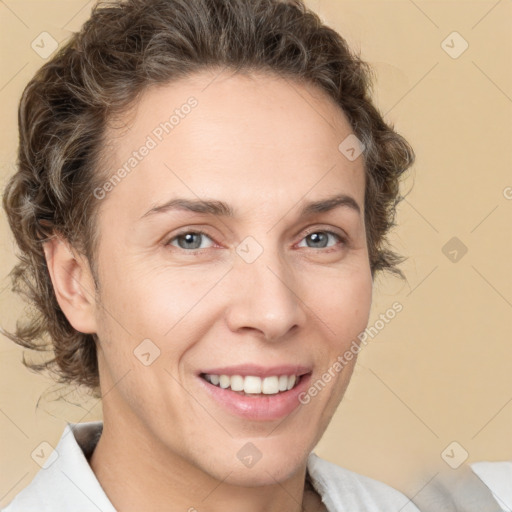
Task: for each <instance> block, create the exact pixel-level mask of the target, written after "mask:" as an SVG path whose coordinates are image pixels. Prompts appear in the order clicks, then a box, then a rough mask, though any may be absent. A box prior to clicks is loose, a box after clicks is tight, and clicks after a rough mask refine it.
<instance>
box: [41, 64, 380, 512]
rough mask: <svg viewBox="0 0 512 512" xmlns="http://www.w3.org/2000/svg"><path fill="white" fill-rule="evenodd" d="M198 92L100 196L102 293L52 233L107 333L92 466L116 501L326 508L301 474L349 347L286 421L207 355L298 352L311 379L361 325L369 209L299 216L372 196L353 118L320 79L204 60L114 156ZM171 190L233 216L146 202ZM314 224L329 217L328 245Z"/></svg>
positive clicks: (66, 272) (68, 284)
mask: <svg viewBox="0 0 512 512" xmlns="http://www.w3.org/2000/svg"><path fill="white" fill-rule="evenodd" d="M190 96H194V97H195V98H196V99H197V100H198V106H197V107H196V108H195V109H193V110H192V112H191V113H190V114H189V115H188V116H187V117H186V118H184V119H183V120H181V122H180V124H179V125H177V126H176V127H175V128H174V129H173V131H172V133H170V134H169V135H166V136H165V137H164V138H163V140H162V142H160V143H159V144H158V146H157V147H156V148H154V149H153V150H152V151H151V152H150V153H149V155H148V156H146V157H145V158H144V159H143V160H142V161H141V162H140V163H139V164H138V165H137V167H136V169H134V170H133V171H132V172H131V173H130V174H129V175H128V176H127V177H125V178H124V180H123V181H122V182H121V183H120V184H118V185H117V186H116V187H115V188H114V189H113V190H112V191H111V192H109V193H108V194H107V196H106V197H105V198H104V199H102V200H101V204H100V214H99V219H98V226H97V228H98V230H99V232H100V235H101V237H100V243H99V249H98V255H97V257H98V260H97V261H98V277H99V281H100V293H99V294H98V295H95V293H94V292H95V290H94V286H93V280H92V276H91V273H90V270H89V265H88V262H87V260H86V259H85V258H84V257H82V256H81V255H79V254H78V253H76V251H74V250H73V249H72V248H71V247H69V246H68V245H67V244H66V243H65V242H64V241H63V240H61V239H59V238H58V237H56V238H54V239H52V240H51V241H50V242H48V243H47V244H46V245H45V251H46V257H47V260H48V265H49V270H50V274H51V277H52V281H53V283H54V287H55V290H56V294H57V298H58V300H59V304H60V306H61V308H62V310H63V311H64V313H65V315H66V317H67V318H68V319H69V321H70V323H71V324H72V325H73V326H74V327H75V328H76V329H77V330H79V331H81V332H90V333H92V332H94V333H97V334H98V337H99V340H100V343H99V346H98V360H99V370H100V382H101V392H102V394H103V413H104V431H103V435H102V437H101V439H100V441H99V443H98V446H97V448H96V450H95V452H94V454H93V456H92V459H91V461H90V463H91V467H92V469H93V471H94V472H95V474H96V476H97V478H98V480H99V482H100V483H101V485H102V486H103V488H104V489H105V492H106V493H107V495H108V497H109V498H110V500H111V501H112V503H113V505H114V507H115V508H116V509H117V510H119V511H122V512H124V511H131V510H147V511H153V510H155V511H156V510H163V509H165V510H171V511H174V510H176V511H178V510H180V511H182V510H193V509H196V510H198V511H204V510H208V511H212V512H216V511H222V512H229V511H239V510H244V511H247V512H257V511H259V512H263V511H270V512H273V511H289V512H292V511H293V512H297V511H299V510H301V506H302V504H303V502H304V506H305V507H306V508H307V510H323V509H324V508H323V506H322V505H321V503H320V500H319V498H318V496H317V495H316V494H315V493H311V492H308V493H305V492H304V479H305V473H306V462H307V456H308V454H309V453H310V452H311V451H312V450H313V449H314V447H315V445H316V444H317V442H318V441H319V439H320V438H321V436H322V434H323V433H324V431H325V429H326V428H327V426H328V424H329V421H330V419H331V418H332V416H333V414H334V412H335V410H336V408H337V406H338V404H339V402H340V401H341V399H342V397H343V394H344V392H345V390H346V388H347V385H348V383H349V380H350V376H351V374H352V370H353V366H354V364H355V358H354V359H353V360H352V361H351V362H350V363H349V364H348V365H347V366H345V367H344V368H343V370H342V371H341V372H339V373H336V374H335V378H334V379H332V380H331V381H330V382H328V383H327V384H326V386H325V388H324V389H322V391H321V392H320V393H318V395H317V396H316V397H314V398H312V399H311V401H310V403H309V404H307V405H301V406H300V407H299V408H298V409H296V410H295V411H294V412H293V413H292V414H290V415H289V416H287V417H285V418H282V419H280V420H276V421H248V420H247V419H243V418H240V417H238V416H236V415H234V414H231V413H229V412H228V411H226V410H225V409H224V408H223V407H222V406H221V405H219V404H217V403H216V402H215V401H213V400H212V399H211V398H210V397H209V396H207V395H206V393H205V392H204V391H203V390H202V389H201V386H200V385H199V382H198V378H197V376H196V372H197V371H198V370H200V369H204V368H208V367H215V366H224V365H226V366H228V365H229V366H231V365H236V364H242V363H257V364H260V365H262V366H271V365H276V364H281V363H282V364H284V363H292V364H296V363H301V364H307V365H311V366H312V369H313V375H312V381H311V382H315V381H317V379H319V378H320V377H321V375H322V374H323V373H324V372H326V371H327V370H328V369H329V368H330V367H331V366H332V365H333V363H334V362H335V361H336V358H337V357H338V356H339V355H340V354H342V353H343V352H345V351H346V350H347V349H348V348H349V346H350V344H351V342H352V341H353V340H354V339H356V337H357V335H358V334H359V333H360V332H361V331H363V330H364V329H365V327H366V325H367V323H368V318H369V314H370V308H371V298H372V279H371V272H370V266H369V261H368V249H367V244H366V233H365V225H364V216H363V214H362V213H361V214H359V213H357V212H356V211H355V210H354V209H351V208H348V207H338V208H336V209H334V210H331V211H328V212H323V213H316V214H314V215H313V216H311V217H308V218H302V219H301V218H298V212H299V209H300V208H301V206H303V204H304V202H306V201H317V200H320V199H325V198H326V197H330V196H332V195H333V194H335V193H343V194H347V195H350V196H352V197H353V198H354V200H355V201H356V202H357V204H358V205H359V207H360V210H361V212H364V187H365V178H364V162H363V158H362V157H360V158H357V159H356V160H354V161H349V160H348V159H346V158H345V157H344V156H343V155H342V154H341V153H340V151H339V150H338V145H339V144H340V143H341V141H343V139H344V138H345V137H346V136H347V135H349V134H350V133H351V132H352V130H351V127H350V124H349V122H348V120H347V118H346V116H345V115H344V113H343V112H342V110H341V109H340V108H339V107H338V106H337V105H335V104H334V103H333V102H332V100H331V99H330V98H329V97H328V96H327V95H326V94H325V93H324V92H323V91H321V90H320V89H317V88H316V87H315V86H312V85H307V86H306V85H301V84H298V83H295V82H293V83H292V82H289V81H287V80H284V79H282V78H279V77H275V76H271V75H264V74H261V73H260V74H252V75H251V76H246V75H240V74H239V75H233V74H228V73H226V72H224V73H221V74H220V75H219V76H217V78H215V75H214V74H212V73H208V72H201V73H199V74H197V75H194V76H193V77H189V78H187V79H183V80H180V81H179V82H174V83H172V84H167V85H162V86H158V87H153V88H151V89H148V90H146V91H145V94H144V95H143V96H142V98H141V100H140V101H139V103H138V105H137V108H136V109H135V110H133V111H131V112H130V113H129V115H127V116H126V119H125V123H126V125H127V126H128V127H129V130H124V131H122V132H121V131H114V129H113V128H111V129H110V131H109V133H108V144H107V147H108V155H109V156H108V158H109V163H110V165H111V169H112V170H115V169H117V168H118V167H119V166H121V165H122V164H123V162H125V161H126V160H127V158H128V157H129V156H130V154H131V152H132V151H134V150H135V149H137V148H139V147H140V146H141V145H142V144H143V143H144V141H145V140H146V137H147V136H148V134H151V132H152V130H153V129H154V128H155V126H157V125H159V123H161V122H162V121H164V120H166V119H168V117H169V115H170V114H171V113H172V111H173V110H174V109H175V108H177V107H179V106H180V105H182V104H183V103H185V102H186V100H187V98H189V97H190ZM118 126H119V124H118ZM175 197H186V198H190V199H198V198H201V199H217V200H222V201H225V202H226V203H229V204H230V205H231V206H232V208H233V209H234V210H235V213H236V216H235V217H233V218H222V217H216V216H213V215H208V214H200V213H194V212H187V211H168V212H167V213H163V214H156V215H149V216H147V217H145V218H143V219H141V216H143V215H144V214H145V213H146V212H147V211H148V210H150V209H151V208H152V207H154V206H156V205H159V204H162V203H165V202H166V201H168V200H170V199H172V198H175ZM181 228H185V232H196V231H195V230H197V229H201V230H204V231H205V232H206V234H207V236H205V237H203V238H201V237H199V241H198V244H199V243H201V249H199V250H197V249H194V248H188V247H191V246H192V247H195V246H193V243H194V242H190V241H188V245H187V242H186V241H184V240H183V238H181V239H177V238H176V234H177V233H178V230H180V232H181V231H182V229H181ZM326 231H333V232H334V233H335V234H339V235H340V236H342V237H346V242H342V241H341V239H340V238H337V236H336V235H329V236H327V235H326V233H325V232H326ZM311 233H324V237H327V238H326V239H325V242H323V245H322V243H321V244H320V245H318V244H317V245H315V243H314V242H313V241H312V239H311V236H310V235H311ZM181 234H183V233H181ZM247 236H251V237H253V238H254V239H255V240H256V241H257V242H258V243H259V245H260V246H261V247H262V248H263V252H262V254H261V255H260V256H259V257H258V258H257V259H256V260H255V261H254V262H253V263H250V264H249V263H246V261H244V260H243V259H242V258H241V257H240V256H238V254H237V253H236V248H237V246H238V244H240V242H241V241H242V240H244V238H246V237H247ZM179 240H181V245H180V242H179ZM166 244H167V245H166ZM191 244H192V245H191ZM241 283H242V285H241ZM147 338H149V339H151V340H152V342H153V343H154V344H155V345H156V346H157V347H158V348H159V350H160V356H159V357H158V358H157V359H156V360H155V361H154V362H153V363H152V364H151V365H149V366H145V365H143V364H141V362H140V361H139V359H137V358H136V357H135V356H134V353H133V352H134V349H135V348H136V347H137V346H138V345H139V344H140V343H141V341H142V340H144V339H147ZM247 442H252V443H253V444H254V445H255V446H256V447H257V448H258V449H259V451H260V452H261V453H262V457H261V459H260V460H259V461H258V462H257V463H256V464H255V465H254V466H253V467H251V468H247V467H245V466H244V465H243V464H242V463H241V462H240V461H239V460H238V458H237V456H236V454H237V452H238V450H240V448H241V447H242V446H244V445H245V444H246V443H247ZM192 507H193V508H192Z"/></svg>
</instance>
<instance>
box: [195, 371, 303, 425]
mask: <svg viewBox="0 0 512 512" xmlns="http://www.w3.org/2000/svg"><path fill="white" fill-rule="evenodd" d="M198 379H199V380H200V381H201V385H202V386H203V387H204V389H205V391H206V392H207V393H208V394H209V395H210V396H211V397H212V398H213V399H214V400H215V401H216V402H218V403H219V404H221V405H222V406H223V407H224V408H226V409H227V410H228V411H229V412H231V413H234V414H236V415H237V416H241V417H242V418H245V419H249V420H256V421H258V420H259V421H271V420H278V419H280V418H283V417H284V416H287V415H288V414H290V413H292V412H293V411H294V410H295V409H296V408H297V407H298V406H299V405H301V402H300V401H299V395H300V394H301V393H302V392H303V391H305V390H306V389H307V387H308V385H309V381H310V380H311V373H308V374H306V375H302V376H301V378H300V381H299V383H298V384H297V386H295V387H294V388H292V389H290V390H288V391H281V392H279V393H276V394H274V395H256V396H247V395H239V394H238V393H235V392H234V391H231V390H230V389H223V388H221V387H219V386H215V385H213V384H210V383H209V382H208V381H206V380H205V379H203V378H202V377H200V376H198Z"/></svg>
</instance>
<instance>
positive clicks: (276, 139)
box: [106, 71, 364, 214]
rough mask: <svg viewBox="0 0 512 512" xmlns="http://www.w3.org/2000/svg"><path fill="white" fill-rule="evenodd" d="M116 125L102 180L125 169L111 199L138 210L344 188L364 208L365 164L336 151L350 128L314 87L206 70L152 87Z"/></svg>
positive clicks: (277, 198) (331, 102) (247, 201)
mask: <svg viewBox="0 0 512 512" xmlns="http://www.w3.org/2000/svg"><path fill="white" fill-rule="evenodd" d="M115 125H116V128H110V130H109V131H108V132H107V141H108V142H107V145H106V149H107V160H108V163H109V165H108V171H107V175H112V174H115V173H116V172H117V171H118V170H119V169H121V168H123V167H124V169H125V171H126V172H123V173H121V174H123V177H122V179H121V180H120V183H119V184H117V183H116V186H115V188H114V190H112V191H111V192H109V195H108V199H109V201H108V202H109V203H115V202H117V201H123V200H124V201H128V202H129V203H130V205H131V209H132V210H134V213H135V211H136V210H137V209H140V208H143V207H144V206H146V205H150V204H157V203H158V202H159V200H160V199H161V200H164V199H165V200H168V199H169V198H170V195H171V196H172V193H173V192H176V195H181V196H183V193H184V192H186V193H187V195H189V196H196V198H197V197H202V196H209V197H217V198H219V199H228V200H230V202H233V201H235V200H239V201H241V202H242V201H243V202H244V203H245V204H248V205H250V204H251V203H252V202H253V201H255V200H257V199H259V203H260V204H261V199H262V198H263V197H266V198H267V199H268V200H269V201H280V200H284V201H286V200H287V199H289V198H290V197H294V198H295V200H297V199H299V197H300V196H302V195H305V194H309V193H310V192H311V193H312V194H313V195H314V193H315V191H316V193H317V195H322V191H323V192H325V191H328V192H330V193H332V192H342V193H351V195H353V196H357V198H358V200H359V203H360V206H361V207H362V206H363V200H364V168H363V166H364V164H363V159H362V157H361V158H358V159H356V160H354V161H349V160H348V159H347V158H345V156H344V155H343V154H342V153H341V152H340V151H339V149H338V146H339V145H340V143H341V142H342V141H343V140H344V139H345V138H346V137H347V136H348V135H349V134H350V133H351V131H352V130H351V127H350V124H349V122H348V120H347V118H346V116H345V114H344V113H343V111H342V110H341V108H340V107H339V106H338V105H336V104H335V102H334V100H332V99H331V98H330V97H329V96H328V95H327V94H326V93H325V92H324V91H322V90H321V89H319V88H317V87H316V86H314V85H310V84H300V83H298V82H296V81H292V80H291V79H287V78H286V79H285V78H283V77H279V76H275V75H269V74H263V73H252V74H250V75H248V74H233V73H228V72H226V71H224V72H219V71H217V72H202V73H198V74H196V75H194V76H192V77H188V78H186V79H182V80H179V81H177V82H172V83H169V84H165V85H159V86H155V87H151V88H148V89H147V90H146V91H145V92H144V94H143V95H142V96H141V98H140V100H139V101H138V103H137V104H136V105H135V108H134V109H132V110H130V111H129V112H127V113H126V115H125V117H124V119H121V120H119V119H118V120H116V123H115ZM119 127H122V129H119ZM145 146H146V147H147V148H149V149H147V150H143V148H144V147H145ZM141 153H144V155H143V156H141ZM127 163H128V164H129V165H127ZM178 189H179V193H178ZM333 189H335V190H333ZM324 195H325V194H324ZM113 206H114V205H112V207H113ZM140 213H141V214H142V213H143V212H140Z"/></svg>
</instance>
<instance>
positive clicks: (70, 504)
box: [2, 422, 115, 512]
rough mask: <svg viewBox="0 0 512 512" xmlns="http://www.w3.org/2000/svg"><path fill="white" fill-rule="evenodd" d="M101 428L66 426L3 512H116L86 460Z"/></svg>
mask: <svg viewBox="0 0 512 512" xmlns="http://www.w3.org/2000/svg"><path fill="white" fill-rule="evenodd" d="M101 427H102V424H101V422H91V423H83V424H79V425H67V426H66V428H65V429H64V432H63V434H62V436H61V438H60V441H59V443H58V445H57V447H56V448H55V449H54V451H53V452H52V453H51V455H50V456H49V457H48V458H47V459H46V462H45V464H44V466H43V467H42V468H41V469H40V470H39V472H38V473H37V474H36V476H35V478H34V479H33V480H32V482H31V483H30V484H29V485H28V486H27V487H25V489H23V490H22V491H21V492H20V493H18V494H17V495H16V496H15V497H14V499H13V500H12V501H11V502H10V503H9V505H7V507H6V508H4V509H2V512H60V511H62V512H64V511H66V512H67V511H69V510H73V512H86V511H90V510H96V509H99V510H103V511H104V512H115V511H114V508H113V507H112V505H111V503H110V502H109V501H108V499H107V497H106V495H105V494H104V492H103V489H102V488H101V486H100V484H99V482H98V481H97V480H96V478H95V476H94V473H93V472H92V470H91V469H90V466H89V463H88V462H87V459H86V456H85V454H86V453H87V451H88V450H90V449H91V447H92V446H91V444H92V443H94V441H95V440H96V439H97V437H98V433H100V432H101Z"/></svg>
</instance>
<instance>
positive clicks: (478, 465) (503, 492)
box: [471, 461, 512, 512]
mask: <svg viewBox="0 0 512 512" xmlns="http://www.w3.org/2000/svg"><path fill="white" fill-rule="evenodd" d="M471 470H472V471H473V473H475V474H476V476H478V478H479V479H480V480H482V482H483V483H484V484H485V485H486V486H487V487H488V488H489V490H490V491H491V493H492V495H493V497H494V499H495V500H496V501H497V502H498V503H499V505H500V507H501V508H502V509H503V510H505V511H507V512H511V511H512V485H510V482H512V461H499V462H487V461H482V462H474V463H473V464H471Z"/></svg>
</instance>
